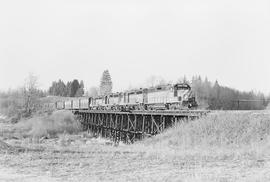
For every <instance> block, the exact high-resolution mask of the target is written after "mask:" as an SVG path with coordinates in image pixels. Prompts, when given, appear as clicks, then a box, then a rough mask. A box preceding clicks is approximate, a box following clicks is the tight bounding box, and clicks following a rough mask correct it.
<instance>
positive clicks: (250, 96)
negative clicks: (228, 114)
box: [185, 76, 270, 110]
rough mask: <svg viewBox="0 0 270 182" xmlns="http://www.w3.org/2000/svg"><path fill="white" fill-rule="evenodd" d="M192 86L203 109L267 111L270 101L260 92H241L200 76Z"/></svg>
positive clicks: (195, 77) (194, 79)
mask: <svg viewBox="0 0 270 182" xmlns="http://www.w3.org/2000/svg"><path fill="white" fill-rule="evenodd" d="M185 81H186V82H188V81H187V80H185ZM191 86H192V89H193V91H194V92H195V95H196V98H197V100H198V102H199V104H200V105H201V107H203V108H207V109H213V110H221V109H222V110H257V109H265V108H266V107H267V105H268V104H269V99H270V98H269V97H268V98H267V97H266V96H265V95H264V94H263V93H260V92H258V93H255V92H253V91H250V92H241V91H238V90H236V89H232V88H229V87H226V86H221V85H220V84H219V83H218V81H215V83H212V82H210V81H209V80H208V79H207V78H205V79H202V78H201V77H200V76H193V77H192V80H191Z"/></svg>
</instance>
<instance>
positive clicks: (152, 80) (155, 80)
mask: <svg viewBox="0 0 270 182" xmlns="http://www.w3.org/2000/svg"><path fill="white" fill-rule="evenodd" d="M166 83H167V82H166V80H164V79H163V78H162V77H161V76H154V75H152V76H150V77H149V78H148V79H147V80H146V87H154V86H157V85H165V84H166Z"/></svg>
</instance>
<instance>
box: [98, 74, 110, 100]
mask: <svg viewBox="0 0 270 182" xmlns="http://www.w3.org/2000/svg"><path fill="white" fill-rule="evenodd" d="M110 93H112V80H111V76H110V73H109V71H108V70H105V71H104V72H103V74H102V77H101V80H100V94H101V95H107V94H110Z"/></svg>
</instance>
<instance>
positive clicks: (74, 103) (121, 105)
mask: <svg viewBox="0 0 270 182" xmlns="http://www.w3.org/2000/svg"><path fill="white" fill-rule="evenodd" d="M197 106H198V104H197V102H196V97H195V94H194V93H193V91H192V89H191V87H190V85H189V84H187V83H177V84H167V85H161V86H155V87H150V88H140V89H133V90H129V91H126V92H117V93H111V94H108V95H102V96H101V95H100V96H97V97H80V98H75V97H74V98H72V99H69V100H65V101H58V102H56V103H55V107H56V109H67V110H68V109H70V110H76V109H80V110H84V109H87V110H114V111H133V110H141V111H147V110H190V109H194V108H196V107H197Z"/></svg>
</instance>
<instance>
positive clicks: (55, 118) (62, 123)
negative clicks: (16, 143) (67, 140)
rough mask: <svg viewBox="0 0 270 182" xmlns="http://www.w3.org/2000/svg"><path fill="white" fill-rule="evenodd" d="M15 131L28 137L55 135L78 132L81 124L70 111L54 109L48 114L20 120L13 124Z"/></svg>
mask: <svg viewBox="0 0 270 182" xmlns="http://www.w3.org/2000/svg"><path fill="white" fill-rule="evenodd" d="M15 128H16V130H17V131H19V132H21V133H22V134H24V135H26V136H30V137H44V136H45V137H49V138H50V137H55V136H56V135H58V134H61V133H68V134H73V133H78V132H79V131H81V126H80V124H79V123H78V121H77V120H76V119H75V117H74V115H73V114H72V113H71V112H70V111H56V112H54V113H52V114H51V115H48V116H38V117H33V118H31V119H27V120H22V121H20V122H19V123H17V124H16V125H15Z"/></svg>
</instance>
